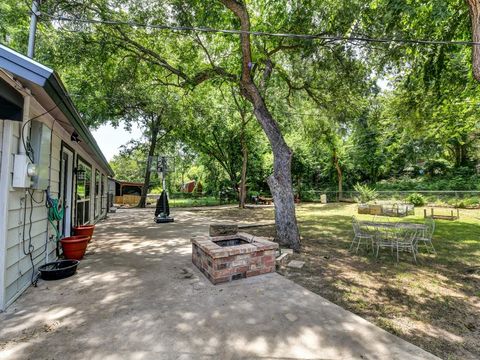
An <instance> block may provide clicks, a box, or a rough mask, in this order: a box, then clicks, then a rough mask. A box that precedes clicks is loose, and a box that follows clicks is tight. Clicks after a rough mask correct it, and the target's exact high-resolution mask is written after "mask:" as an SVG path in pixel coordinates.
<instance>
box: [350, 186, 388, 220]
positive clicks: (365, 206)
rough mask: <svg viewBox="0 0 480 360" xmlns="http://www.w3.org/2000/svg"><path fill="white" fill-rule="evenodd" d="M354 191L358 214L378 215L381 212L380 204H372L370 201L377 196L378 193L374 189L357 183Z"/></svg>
mask: <svg viewBox="0 0 480 360" xmlns="http://www.w3.org/2000/svg"><path fill="white" fill-rule="evenodd" d="M354 189H355V191H356V192H357V195H358V196H357V197H356V200H357V202H358V213H359V214H371V215H380V214H381V212H382V206H381V205H372V204H370V202H371V201H373V200H375V199H376V198H377V196H378V193H377V192H376V191H375V189H372V188H370V187H369V186H368V185H362V184H359V183H357V184H356V185H355V186H354Z"/></svg>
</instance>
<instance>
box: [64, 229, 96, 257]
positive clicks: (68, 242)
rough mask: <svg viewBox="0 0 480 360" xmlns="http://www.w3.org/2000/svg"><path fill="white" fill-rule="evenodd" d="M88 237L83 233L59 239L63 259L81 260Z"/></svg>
mask: <svg viewBox="0 0 480 360" xmlns="http://www.w3.org/2000/svg"><path fill="white" fill-rule="evenodd" d="M88 241H89V237H88V236H85V235H80V236H78V235H77V236H69V237H66V238H63V239H61V240H60V243H61V244H62V248H63V256H64V257H65V259H72V260H81V259H82V258H83V255H85V251H86V250H87V245H88Z"/></svg>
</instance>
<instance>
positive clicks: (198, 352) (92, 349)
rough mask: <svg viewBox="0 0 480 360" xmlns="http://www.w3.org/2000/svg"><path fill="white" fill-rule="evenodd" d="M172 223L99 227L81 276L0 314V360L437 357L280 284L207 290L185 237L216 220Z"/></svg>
mask: <svg viewBox="0 0 480 360" xmlns="http://www.w3.org/2000/svg"><path fill="white" fill-rule="evenodd" d="M174 216H175V220H176V221H175V223H170V224H155V223H153V219H152V216H151V211H146V210H128V211H126V210H125V211H119V212H118V213H117V214H114V215H112V216H111V217H110V219H108V220H106V221H104V222H102V223H101V224H99V225H98V226H97V229H96V233H95V235H94V240H93V243H92V246H91V248H90V250H89V252H88V254H87V256H86V258H85V260H83V261H82V262H81V264H80V267H79V270H78V273H77V275H75V276H73V277H71V278H68V279H64V280H61V281H55V282H44V281H41V282H40V283H39V286H38V288H30V289H28V291H27V292H26V293H25V294H24V295H23V296H22V297H21V298H20V299H19V300H18V301H17V302H16V303H14V304H13V305H12V306H11V307H10V308H9V309H8V310H7V312H5V313H3V314H0V322H1V324H2V326H1V328H0V359H27V358H32V359H51V358H55V359H57V358H59V359H222V360H223V359H260V358H261V359H406V358H408V359H414V358H418V359H434V358H435V357H433V356H432V355H430V354H428V353H426V352H424V351H423V350H421V349H419V348H417V347H415V346H413V345H411V344H409V343H407V342H405V341H403V340H401V339H399V338H397V337H395V336H393V335H391V334H389V333H387V332H386V331H384V330H381V329H380V328H378V327H376V326H374V325H372V324H371V323H369V322H367V321H365V320H363V319H361V318H360V317H358V316H355V315H353V314H352V313H350V312H347V311H346V310H344V309H342V308H340V307H338V306H336V305H334V304H333V303H331V302H329V301H327V300H325V299H324V298H322V297H320V296H318V295H315V294H314V293H312V292H310V291H308V290H306V289H304V288H302V287H301V286H299V285H296V284H294V283H293V282H291V281H289V280H287V279H285V278H283V277H282V276H280V275H278V274H269V275H264V276H259V277H254V278H249V279H243V280H238V281H234V282H232V283H229V284H224V285H217V286H214V285H212V284H210V283H209V282H208V280H206V279H205V278H204V277H203V275H202V274H201V273H200V272H199V271H198V270H197V269H196V268H194V267H193V265H192V263H191V246H190V242H189V239H190V238H191V237H192V236H194V235H196V234H201V233H206V232H207V231H208V224H209V223H211V222H214V220H213V219H209V218H208V217H202V216H199V215H198V214H196V213H194V212H189V211H178V212H177V213H175V214H174ZM183 268H188V269H190V270H191V272H193V275H191V273H190V274H188V273H187V274H186V273H185V272H184V271H182V269H183Z"/></svg>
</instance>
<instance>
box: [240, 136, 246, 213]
mask: <svg viewBox="0 0 480 360" xmlns="http://www.w3.org/2000/svg"><path fill="white" fill-rule="evenodd" d="M247 161H248V149H247V146H246V145H245V143H244V141H243V143H242V175H241V179H240V198H239V206H240V208H241V209H245V202H246V199H247Z"/></svg>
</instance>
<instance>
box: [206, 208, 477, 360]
mask: <svg viewBox="0 0 480 360" xmlns="http://www.w3.org/2000/svg"><path fill="white" fill-rule="evenodd" d="M205 212H212V214H211V216H215V217H216V218H219V219H222V218H223V219H238V220H239V221H242V220H243V221H252V220H255V219H256V220H257V221H258V220H273V209H254V210H253V209H245V210H240V209H233V208H232V209H227V210H221V211H219V210H217V211H216V210H205ZM213 212H214V214H213ZM355 213H356V205H354V204H327V205H320V204H302V205H301V206H299V207H298V208H297V215H298V221H299V224H300V231H301V235H302V251H301V253H300V254H295V255H294V258H295V259H298V260H302V261H305V263H306V264H305V266H304V267H303V268H302V269H301V270H296V269H295V270H291V269H282V270H280V271H279V272H280V273H281V274H282V275H284V276H286V277H288V278H290V279H291V280H293V281H295V282H297V283H299V284H301V285H302V286H304V287H306V288H308V289H310V290H311V291H313V292H315V293H317V294H319V295H321V296H323V297H325V298H327V299H329V300H330V301H332V302H334V303H336V304H338V305H340V306H342V307H344V308H346V309H348V310H350V311H352V312H354V313H356V314H358V315H360V316H362V317H364V318H366V319H367V320H369V321H372V322H373V323H375V324H377V325H379V326H380V327H382V328H384V329H385V330H387V331H389V332H391V333H393V334H396V335H398V336H400V337H402V338H404V339H406V340H407V341H410V342H412V343H414V344H416V345H418V346H420V347H422V348H423V349H425V350H427V351H430V352H432V353H434V354H436V355H437V356H439V357H441V358H444V359H479V358H480V220H479V219H477V217H480V212H479V210H462V212H461V213H460V220H457V221H446V220H443V221H440V220H437V221H436V230H435V234H434V245H435V248H436V249H437V254H436V255H432V254H427V253H426V252H425V251H422V250H423V249H421V250H420V251H421V254H420V256H419V259H418V260H419V263H418V265H415V264H414V263H413V258H412V256H411V254H408V253H405V254H403V255H402V257H401V259H400V263H398V264H397V263H396V261H395V260H394V258H393V257H392V255H391V254H390V251H388V250H384V252H383V253H381V254H380V257H379V259H376V258H375V257H374V256H373V255H372V253H371V251H370V252H367V251H366V250H365V249H362V251H359V253H358V254H352V253H350V252H349V251H348V248H349V246H350V242H351V239H352V237H353V230H352V226H351V216H352V215H354V214H355ZM358 216H359V218H360V219H365V220H367V219H371V218H372V216H370V215H358ZM422 217H423V209H416V215H415V216H409V217H408V218H403V219H401V220H400V221H415V222H422V221H423V218H422ZM392 220H396V219H392ZM247 231H248V232H251V233H254V234H258V235H265V236H273V235H274V228H273V227H258V228H251V229H249V230H247Z"/></svg>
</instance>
